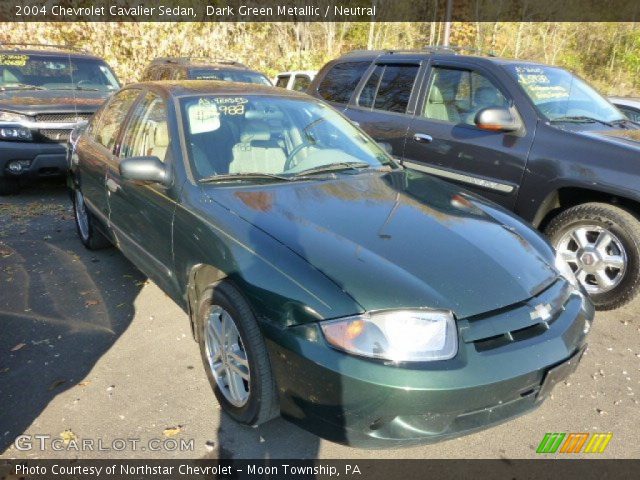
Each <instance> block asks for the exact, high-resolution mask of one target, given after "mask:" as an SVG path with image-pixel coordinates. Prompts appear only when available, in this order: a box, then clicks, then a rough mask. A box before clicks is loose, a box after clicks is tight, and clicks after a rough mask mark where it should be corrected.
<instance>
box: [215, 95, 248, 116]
mask: <svg viewBox="0 0 640 480" xmlns="http://www.w3.org/2000/svg"><path fill="white" fill-rule="evenodd" d="M214 102H215V103H216V104H217V105H218V111H219V112H220V114H222V115H244V112H245V105H246V104H247V103H248V102H249V100H248V99H247V98H245V97H217V98H215V99H214Z"/></svg>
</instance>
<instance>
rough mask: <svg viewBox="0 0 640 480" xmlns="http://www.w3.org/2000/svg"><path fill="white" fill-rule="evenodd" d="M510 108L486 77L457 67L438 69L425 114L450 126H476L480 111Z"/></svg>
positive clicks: (429, 91) (430, 88) (435, 71)
mask: <svg viewBox="0 0 640 480" xmlns="http://www.w3.org/2000/svg"><path fill="white" fill-rule="evenodd" d="M489 107H504V108H508V107H509V101H508V100H507V99H506V98H505V96H504V95H503V94H502V92H501V91H500V90H499V89H498V87H496V86H495V85H494V84H493V83H492V82H491V80H489V79H488V78H487V77H485V76H484V75H482V74H480V73H478V72H475V71H471V70H460V69H455V68H441V67H434V68H433V73H432V76H431V83H430V85H429V90H428V92H427V99H426V102H425V104H424V109H423V113H422V115H423V116H424V117H425V118H430V119H433V120H440V121H443V122H449V123H466V124H468V125H475V118H476V115H477V114H478V112H479V111H480V110H482V109H484V108H489Z"/></svg>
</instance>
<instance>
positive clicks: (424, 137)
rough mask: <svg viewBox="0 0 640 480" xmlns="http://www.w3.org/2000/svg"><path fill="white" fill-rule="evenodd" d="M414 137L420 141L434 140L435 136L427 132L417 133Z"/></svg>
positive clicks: (428, 141)
mask: <svg viewBox="0 0 640 480" xmlns="http://www.w3.org/2000/svg"><path fill="white" fill-rule="evenodd" d="M413 139H414V140H415V141H416V142H419V143H431V142H433V137H432V136H431V135H427V134H426V133H416V134H414V135H413Z"/></svg>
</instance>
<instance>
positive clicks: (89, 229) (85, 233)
mask: <svg viewBox="0 0 640 480" xmlns="http://www.w3.org/2000/svg"><path fill="white" fill-rule="evenodd" d="M73 213H74V218H75V221H76V230H77V231H78V236H79V237H80V241H81V242H82V244H83V245H84V246H85V247H86V248H88V249H89V250H99V249H101V248H106V247H109V246H111V242H109V240H108V239H107V237H105V236H104V235H103V234H102V233H101V232H100V231H99V230H98V229H97V228H96V226H95V223H96V219H95V217H94V216H93V215H92V214H91V212H90V211H89V210H88V209H87V206H86V204H85V203H84V196H83V195H82V192H81V191H80V190H79V189H75V190H74V193H73Z"/></svg>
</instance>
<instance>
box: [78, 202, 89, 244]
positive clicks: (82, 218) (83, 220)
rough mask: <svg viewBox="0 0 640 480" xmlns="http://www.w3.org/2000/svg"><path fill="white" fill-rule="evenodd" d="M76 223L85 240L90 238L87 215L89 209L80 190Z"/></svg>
mask: <svg viewBox="0 0 640 480" xmlns="http://www.w3.org/2000/svg"><path fill="white" fill-rule="evenodd" d="M75 210H76V221H77V223H78V229H79V230H80V235H81V236H82V238H83V240H87V239H88V238H89V215H88V214H87V207H86V206H85V203H84V197H83V196H82V193H81V192H80V190H76V209H75Z"/></svg>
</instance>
